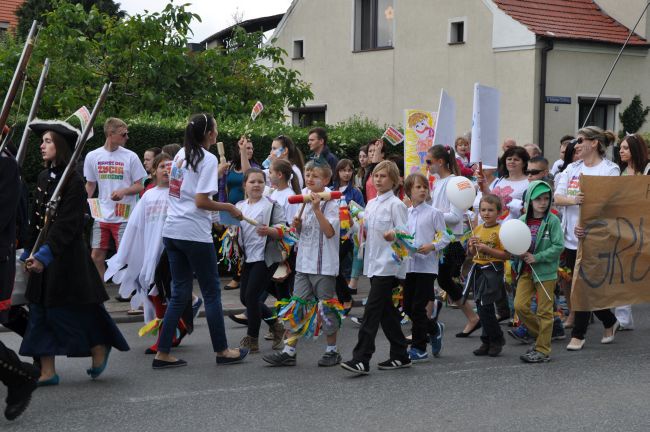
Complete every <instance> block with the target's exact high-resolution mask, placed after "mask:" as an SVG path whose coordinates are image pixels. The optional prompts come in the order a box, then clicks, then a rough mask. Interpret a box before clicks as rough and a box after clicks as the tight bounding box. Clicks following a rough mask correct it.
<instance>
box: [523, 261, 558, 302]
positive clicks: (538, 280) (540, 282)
mask: <svg viewBox="0 0 650 432" xmlns="http://www.w3.org/2000/svg"><path fill="white" fill-rule="evenodd" d="M528 265H529V266H530V269H531V270H532V272H533V276H535V278H536V279H537V282H539V284H540V285H541V286H542V289H543V290H544V294H546V297H548V299H549V300H550V301H553V299H552V298H551V296H550V295H548V291H546V287H545V286H544V284H543V283H542V281H541V280H540V279H539V276H537V272H536V271H535V269H534V268H533V265H532V264H528Z"/></svg>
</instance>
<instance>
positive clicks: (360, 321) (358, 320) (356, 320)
mask: <svg viewBox="0 0 650 432" xmlns="http://www.w3.org/2000/svg"><path fill="white" fill-rule="evenodd" d="M350 321H352V322H353V323H355V324H356V325H358V326H360V325H361V324H363V317H358V316H352V317H350Z"/></svg>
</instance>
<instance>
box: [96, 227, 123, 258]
mask: <svg viewBox="0 0 650 432" xmlns="http://www.w3.org/2000/svg"><path fill="white" fill-rule="evenodd" d="M125 229H126V222H116V223H110V222H98V221H95V222H93V236H92V242H91V247H92V248H93V249H102V250H116V251H117V249H118V248H119V247H120V240H122V236H123V235H124V230H125Z"/></svg>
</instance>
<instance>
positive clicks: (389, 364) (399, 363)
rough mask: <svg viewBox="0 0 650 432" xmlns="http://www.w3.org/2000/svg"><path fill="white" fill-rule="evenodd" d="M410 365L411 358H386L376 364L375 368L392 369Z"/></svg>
mask: <svg viewBox="0 0 650 432" xmlns="http://www.w3.org/2000/svg"><path fill="white" fill-rule="evenodd" d="M408 367H411V360H410V359H406V360H398V359H388V360H386V361H383V362H381V363H379V364H378V365H377V369H381V370H394V369H402V368H408Z"/></svg>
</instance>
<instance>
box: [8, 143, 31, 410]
mask: <svg viewBox="0 0 650 432" xmlns="http://www.w3.org/2000/svg"><path fill="white" fill-rule="evenodd" d="M19 199H20V178H19V175H18V164H17V163H16V161H15V159H14V158H13V157H11V155H8V154H7V155H6V157H5V156H4V155H0V202H1V203H2V208H0V323H6V322H7V320H8V318H9V310H10V308H11V291H12V290H13V285H14V277H15V272H16V250H15V243H16V211H17V209H18V202H19ZM39 375H40V373H39V371H38V369H36V368H35V367H33V366H32V365H30V364H29V363H23V362H21V361H20V359H19V358H18V356H17V355H16V353H15V352H13V351H12V350H10V349H9V348H7V347H6V346H5V345H4V344H3V343H2V342H0V381H2V383H3V384H4V385H6V386H7V399H6V402H7V407H6V408H5V417H6V418H7V420H14V419H16V418H17V417H18V416H19V415H20V414H22V413H23V411H25V409H26V408H27V405H29V401H30V400H31V397H32V392H33V391H34V390H36V380H37V379H38V377H39Z"/></svg>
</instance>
